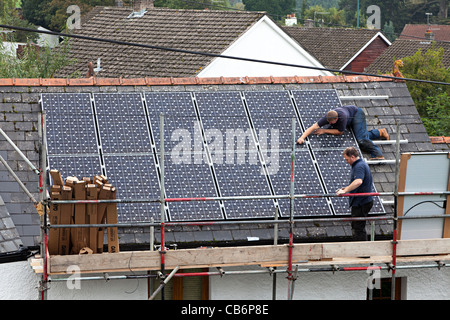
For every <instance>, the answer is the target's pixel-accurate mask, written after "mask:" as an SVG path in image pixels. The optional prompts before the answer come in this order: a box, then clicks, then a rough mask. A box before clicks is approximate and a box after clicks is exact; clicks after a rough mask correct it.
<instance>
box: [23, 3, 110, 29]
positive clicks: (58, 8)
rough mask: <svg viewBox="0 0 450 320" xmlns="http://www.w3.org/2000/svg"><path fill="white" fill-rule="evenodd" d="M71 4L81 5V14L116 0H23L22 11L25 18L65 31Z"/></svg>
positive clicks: (37, 23)
mask: <svg viewBox="0 0 450 320" xmlns="http://www.w3.org/2000/svg"><path fill="white" fill-rule="evenodd" d="M70 5H77V6H79V7H80V10H81V15H83V14H84V13H87V12H89V11H90V10H91V9H92V8H94V7H95V6H114V5H115V1H114V0H22V12H23V16H24V18H25V19H27V20H28V21H30V22H31V23H33V24H35V25H38V26H42V27H44V28H47V29H50V30H54V31H63V30H64V29H65V28H66V21H67V18H69V16H70V14H69V13H67V8H68V7H69V6H70Z"/></svg>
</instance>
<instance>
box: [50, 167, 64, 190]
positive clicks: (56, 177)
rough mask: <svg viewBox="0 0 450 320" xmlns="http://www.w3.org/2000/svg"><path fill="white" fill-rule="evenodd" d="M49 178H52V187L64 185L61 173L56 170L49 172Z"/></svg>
mask: <svg viewBox="0 0 450 320" xmlns="http://www.w3.org/2000/svg"><path fill="white" fill-rule="evenodd" d="M50 176H51V177H52V180H53V184H54V185H57V186H63V185H64V181H63V178H62V176H61V173H60V172H59V171H58V170H56V169H52V170H50Z"/></svg>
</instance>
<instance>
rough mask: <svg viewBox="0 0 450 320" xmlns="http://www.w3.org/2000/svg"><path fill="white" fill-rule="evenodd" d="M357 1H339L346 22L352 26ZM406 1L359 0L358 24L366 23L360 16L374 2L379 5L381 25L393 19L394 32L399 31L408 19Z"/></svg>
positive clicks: (354, 24) (354, 21)
mask: <svg viewBox="0 0 450 320" xmlns="http://www.w3.org/2000/svg"><path fill="white" fill-rule="evenodd" d="M357 1H358V0H340V1H339V9H341V10H344V11H345V14H346V21H347V24H350V25H353V26H356V12H357V10H356V8H357ZM407 2H408V1H407V0H396V1H392V0H378V1H376V2H375V3H374V1H373V0H359V8H360V26H361V25H365V24H366V20H365V19H363V18H362V15H365V14H366V10H367V8H368V7H369V6H370V5H372V4H376V5H377V6H379V7H380V12H381V25H384V23H386V22H387V21H393V22H394V28H395V32H397V33H400V32H401V31H402V29H403V26H404V25H405V23H406V21H408V19H409V16H408V14H407V11H406V9H407V5H406V4H407Z"/></svg>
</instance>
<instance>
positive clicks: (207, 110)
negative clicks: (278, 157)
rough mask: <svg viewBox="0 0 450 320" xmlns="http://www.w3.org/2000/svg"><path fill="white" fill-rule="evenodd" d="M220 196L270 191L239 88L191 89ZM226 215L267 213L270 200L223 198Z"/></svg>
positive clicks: (270, 213) (270, 211)
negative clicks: (198, 91)
mask: <svg viewBox="0 0 450 320" xmlns="http://www.w3.org/2000/svg"><path fill="white" fill-rule="evenodd" d="M195 98H196V101H197V106H198V109H199V113H200V118H201V121H202V125H203V129H204V130H205V136H206V140H207V144H208V148H209V150H210V151H211V156H212V159H213V164H214V170H215V173H216V176H217V181H218V183H219V188H220V192H221V195H222V196H257V195H265V196H266V195H270V188H269V184H268V182H267V178H266V175H265V172H264V170H263V167H262V165H261V163H260V159H259V157H258V153H257V151H256V147H255V144H254V139H253V135H252V131H251V129H250V127H249V122H248V118H247V115H246V112H245V108H244V105H243V102H242V99H241V96H240V93H239V92H201V93H195ZM225 209H226V216H227V218H230V219H239V218H259V217H271V216H273V215H274V212H275V211H274V202H273V200H264V199H263V200H261V199H257V200H248V201H241V200H227V201H225Z"/></svg>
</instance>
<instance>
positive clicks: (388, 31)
mask: <svg viewBox="0 0 450 320" xmlns="http://www.w3.org/2000/svg"><path fill="white" fill-rule="evenodd" d="M383 34H384V35H385V36H386V37H387V38H388V39H389V41H391V42H393V41H394V40H395V39H396V38H397V36H396V35H395V33H394V23H393V22H392V21H389V23H387V22H385V23H384V27H383Z"/></svg>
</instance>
